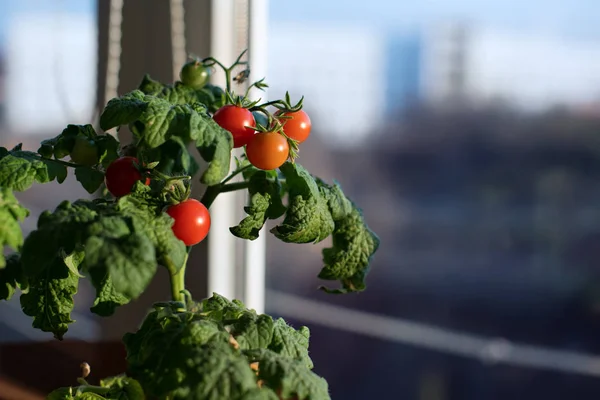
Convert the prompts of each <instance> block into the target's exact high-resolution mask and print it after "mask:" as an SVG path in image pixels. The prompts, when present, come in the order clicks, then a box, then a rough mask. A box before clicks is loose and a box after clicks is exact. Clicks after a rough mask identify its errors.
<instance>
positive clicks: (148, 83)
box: [138, 74, 165, 96]
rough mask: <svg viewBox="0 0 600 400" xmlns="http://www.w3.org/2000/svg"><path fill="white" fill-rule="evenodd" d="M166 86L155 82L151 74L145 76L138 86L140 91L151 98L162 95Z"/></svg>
mask: <svg viewBox="0 0 600 400" xmlns="http://www.w3.org/2000/svg"><path fill="white" fill-rule="evenodd" d="M164 87H165V85H163V84H162V83H160V82H159V81H155V80H154V79H152V78H151V77H150V75H149V74H146V75H144V78H143V79H142V82H141V83H140V85H139V86H138V90H141V91H142V92H143V93H144V94H149V95H151V96H155V95H157V94H158V93H160V92H161V91H162V90H163V88H164Z"/></svg>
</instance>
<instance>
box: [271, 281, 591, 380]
mask: <svg viewBox="0 0 600 400" xmlns="http://www.w3.org/2000/svg"><path fill="white" fill-rule="evenodd" d="M267 305H268V307H267V308H268V309H269V311H270V312H273V313H277V314H281V315H287V316H290V317H294V318H297V319H299V320H302V321H306V322H312V323H315V324H320V325H323V326H326V327H329V328H334V329H339V330H344V331H348V332H353V333H358V334H362V335H365V336H369V337H373V338H378V339H384V340H389V341H392V342H397V343H402V344H405V345H412V346H415V347H421V348H424V349H428V350H435V351H440V352H443V353H448V354H453V355H457V356H462V357H467V358H474V359H478V360H480V361H481V362H483V363H487V364H508V365H514V366H519V367H529V368H538V369H547V370H554V371H560V372H566V373H573V374H580V375H588V376H594V377H600V357H599V356H595V355H591V354H583V353H576V352H572V351H564V350H553V349H548V348H543V347H537V346H530V345H525V344H518V343H513V342H510V341H508V340H505V339H503V338H489V337H483V336H476V335H471V334H466V333H462V332H458V331H451V330H448V329H443V328H438V327H434V326H430V325H426V324H421V323H415V322H410V321H406V320H402V319H397V318H391V317H385V316H381V315H376V314H371V313H367V312H363V311H356V310H350V309H347V308H343V307H338V306H332V305H328V304H324V303H322V302H317V301H313V300H307V299H304V298H302V297H298V296H292V295H288V294H284V293H282V292H278V291H273V290H268V291H267Z"/></svg>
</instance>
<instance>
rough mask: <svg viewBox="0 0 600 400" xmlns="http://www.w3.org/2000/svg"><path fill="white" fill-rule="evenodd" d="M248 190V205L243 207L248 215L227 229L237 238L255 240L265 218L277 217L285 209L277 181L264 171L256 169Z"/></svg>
mask: <svg viewBox="0 0 600 400" xmlns="http://www.w3.org/2000/svg"><path fill="white" fill-rule="evenodd" d="M248 192H249V193H250V206H248V207H244V211H246V213H247V214H248V216H247V217H246V218H244V219H243V220H242V221H241V222H240V223H239V224H238V225H237V226H234V227H231V228H229V230H230V231H231V233H232V234H233V235H234V236H237V237H239V238H242V239H249V240H255V239H257V238H258V235H259V232H260V230H261V229H262V227H263V225H264V224H265V222H266V221H267V219H276V218H279V217H280V216H282V215H283V213H284V212H285V210H286V209H285V206H284V205H283V203H282V202H281V185H280V184H279V181H278V180H277V179H275V180H272V179H269V175H268V174H267V172H265V171H258V172H256V173H254V174H253V175H252V176H251V178H250V186H249V188H248Z"/></svg>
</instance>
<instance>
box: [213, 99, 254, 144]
mask: <svg viewBox="0 0 600 400" xmlns="http://www.w3.org/2000/svg"><path fill="white" fill-rule="evenodd" d="M213 119H214V120H215V122H216V123H217V124H219V126H220V127H221V128H223V129H226V130H228V131H229V132H231V134H232V135H233V147H243V146H245V145H247V144H248V143H249V142H250V140H252V138H253V137H254V134H255V133H256V131H255V130H254V129H252V128H247V127H249V126H250V127H255V126H256V121H255V120H254V116H253V115H252V113H251V112H250V111H248V109H246V108H243V107H238V106H234V105H233V104H227V105H225V106H223V107H221V108H219V109H218V110H217V112H216V113H215V115H213Z"/></svg>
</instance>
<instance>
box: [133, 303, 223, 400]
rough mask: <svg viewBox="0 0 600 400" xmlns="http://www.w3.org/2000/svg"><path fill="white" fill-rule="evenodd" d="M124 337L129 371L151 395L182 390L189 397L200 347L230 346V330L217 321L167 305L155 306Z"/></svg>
mask: <svg viewBox="0 0 600 400" xmlns="http://www.w3.org/2000/svg"><path fill="white" fill-rule="evenodd" d="M123 341H124V343H125V346H126V348H127V363H128V371H130V373H131V375H132V376H134V377H136V378H137V379H138V380H139V381H140V383H141V384H142V386H143V387H144V389H145V390H146V392H147V394H148V395H150V396H155V397H163V396H165V395H167V394H169V393H172V392H176V393H181V394H183V397H181V398H187V397H185V396H186V395H187V394H189V392H190V390H191V388H190V385H191V384H193V379H190V377H189V376H190V375H194V377H195V372H196V367H195V357H196V355H197V349H198V347H199V346H202V345H204V344H206V343H211V346H218V347H230V345H229V333H227V331H225V330H224V329H223V328H222V327H221V326H219V325H218V324H217V323H215V322H213V321H208V320H205V319H203V318H202V317H201V316H200V315H197V314H193V313H190V312H187V313H180V312H177V311H174V310H173V309H171V308H167V307H156V309H155V310H154V311H152V312H151V313H150V314H148V316H147V317H146V319H145V320H144V322H143V324H142V326H141V327H140V329H139V330H138V331H137V332H136V333H127V334H126V335H125V336H124V337H123ZM219 343H220V344H221V345H219ZM165 349H168V353H165ZM182 360H186V361H185V362H182Z"/></svg>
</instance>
